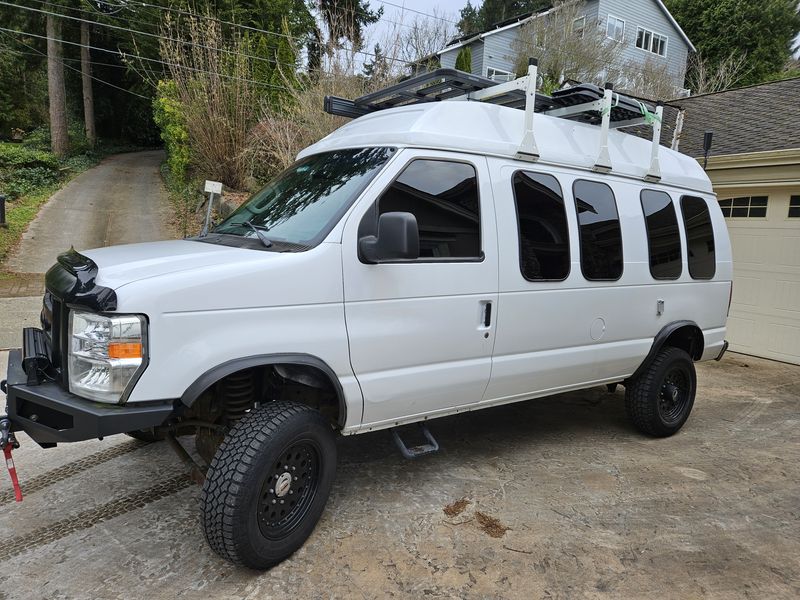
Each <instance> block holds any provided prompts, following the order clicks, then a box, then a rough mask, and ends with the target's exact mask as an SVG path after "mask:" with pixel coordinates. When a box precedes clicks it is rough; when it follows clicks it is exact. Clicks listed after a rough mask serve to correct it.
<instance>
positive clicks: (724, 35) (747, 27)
mask: <svg viewBox="0 0 800 600" xmlns="http://www.w3.org/2000/svg"><path fill="white" fill-rule="evenodd" d="M667 7H668V8H669V10H670V12H671V13H672V15H673V16H674V17H675V19H676V20H677V21H678V23H679V24H680V26H681V27H682V28H683V30H684V31H685V32H686V35H688V36H689V39H691V40H692V43H693V44H694V45H695V47H696V48H697V50H698V52H699V54H700V55H701V56H702V57H703V59H704V60H706V61H709V62H710V63H711V66H712V68H713V67H714V66H715V65H719V64H721V63H722V62H723V61H725V60H726V59H727V58H728V57H730V56H731V54H733V53H745V54H746V57H747V62H748V65H747V67H748V68H747V71H746V73H745V74H744V76H743V77H742V78H741V80H740V81H739V82H738V83H739V84H750V83H758V82H760V81H764V80H765V79H767V78H769V77H770V76H772V75H774V74H775V73H777V72H779V71H781V70H782V69H783V68H784V67H785V66H786V64H787V63H788V62H789V59H790V56H791V49H792V44H793V40H794V39H795V37H796V36H797V34H798V32H800V14H799V13H798V5H797V0H761V1H760V2H753V1H752V0H667Z"/></svg>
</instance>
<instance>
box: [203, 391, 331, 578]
mask: <svg viewBox="0 0 800 600" xmlns="http://www.w3.org/2000/svg"><path fill="white" fill-rule="evenodd" d="M335 473H336V441H335V437H334V433H333V430H332V429H331V426H330V424H329V423H328V421H327V420H326V419H325V418H324V417H323V416H322V415H321V414H320V413H319V412H318V411H316V410H314V409H313V408H311V407H309V406H305V405H303V404H297V403H294V402H270V403H269V404H265V405H262V406H260V407H258V408H255V409H253V410H251V411H250V412H249V413H248V414H247V415H246V416H245V417H244V418H243V419H242V420H241V421H239V422H238V423H237V424H236V425H235V426H234V427H233V428H232V429H231V431H230V432H228V434H227V435H226V436H225V439H224V440H223V442H222V444H221V445H220V447H219V449H218V450H217V453H216V454H215V455H214V458H213V460H212V461H211V466H210V467H209V469H208V473H207V475H206V481H205V484H204V485H203V491H202V492H201V495H200V507H201V511H202V521H203V531H204V533H205V537H206V540H207V541H208V545H209V546H211V548H212V550H214V551H215V552H216V553H217V554H219V555H220V556H221V557H222V558H225V559H227V560H229V561H231V562H233V563H235V564H237V565H241V566H245V567H250V568H252V569H266V568H269V567H271V566H272V565H275V564H277V563H279V562H280V561H282V560H284V559H285V558H288V557H289V556H290V555H291V554H292V553H293V552H295V551H296V550H297V549H298V548H300V546H302V545H303V542H305V541H306V539H307V538H308V536H309V535H311V532H312V531H313V530H314V527H315V526H316V524H317V521H318V520H319V518H320V516H321V515H322V511H323V509H324V508H325V503H326V501H327V499H328V494H329V493H330V490H331V486H332V485H333V479H334V476H335Z"/></svg>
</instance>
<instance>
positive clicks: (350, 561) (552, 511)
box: [0, 353, 800, 600]
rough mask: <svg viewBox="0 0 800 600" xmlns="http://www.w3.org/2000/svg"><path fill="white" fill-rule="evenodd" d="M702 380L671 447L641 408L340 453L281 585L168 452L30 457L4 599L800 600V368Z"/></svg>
mask: <svg viewBox="0 0 800 600" xmlns="http://www.w3.org/2000/svg"><path fill="white" fill-rule="evenodd" d="M0 364H2V367H0V370H2V369H3V368H4V367H5V358H4V356H2V353H0ZM698 380H699V389H700V391H699V395H698V399H697V402H696V404H695V408H694V411H693V413H692V416H691V417H690V420H689V422H688V423H687V425H686V426H685V427H684V429H683V430H682V431H681V432H680V433H679V434H677V435H676V436H674V437H672V438H669V439H660V440H655V439H649V438H646V437H643V436H641V435H639V434H638V433H636V432H635V431H634V430H633V428H632V427H631V426H630V425H629V424H628V422H627V420H626V417H625V411H624V406H623V390H622V389H621V388H620V389H619V390H618V391H617V392H616V393H614V394H609V393H607V392H606V391H605V389H604V388H598V389H592V390H588V391H582V392H576V393H570V394H563V395H560V396H556V397H553V398H549V399H544V400H538V401H532V402H527V403H521V404H516V405H509V406H504V407H500V408H495V409H488V410H484V411H481V412H476V413H469V414H462V415H458V416H454V417H448V418H444V419H438V420H434V421H432V422H431V423H430V428H431V430H432V432H433V433H434V435H436V437H437V438H438V440H439V442H440V443H441V446H442V450H441V451H440V452H439V453H438V454H436V455H433V456H430V457H426V458H423V459H420V460H417V461H406V460H404V459H403V458H401V457H400V454H399V452H398V451H397V450H396V448H395V447H394V445H393V443H392V441H391V436H390V434H389V433H388V432H376V433H370V434H365V435H361V436H354V437H350V438H345V439H341V440H340V442H339V452H340V464H339V469H338V474H337V480H336V484H335V487H334V491H333V494H332V497H331V499H330V501H329V504H328V507H327V509H326V511H325V513H324V515H323V518H322V520H321V522H320V523H319V525H318V526H317V528H316V530H315V532H314V533H313V534H312V536H311V539H310V540H309V541H308V542H307V544H306V545H305V546H304V547H303V548H302V549H301V550H300V551H299V552H297V553H296V554H295V555H294V556H293V557H292V558H291V559H290V560H288V561H286V562H284V563H283V564H281V565H279V566H277V567H275V568H274V569H272V570H271V571H269V572H267V573H256V572H252V571H247V570H242V569H237V568H235V567H232V566H231V565H229V564H227V563H226V562H224V561H222V560H220V559H218V558H217V557H216V556H215V555H214V554H213V553H212V552H211V551H210V550H209V549H208V548H207V547H206V545H205V542H204V540H203V536H202V533H201V531H200V528H199V522H198V513H197V497H198V488H197V486H195V485H194V484H191V483H189V481H188V479H187V478H186V477H185V475H184V471H183V468H182V466H181V463H180V462H179V460H178V459H177V458H176V457H175V456H174V455H173V454H172V452H171V450H170V449H169V448H168V447H167V445H166V444H165V443H163V442H159V443H155V444H149V445H144V444H141V443H139V442H135V441H133V440H130V439H128V438H125V437H124V436H116V437H112V438H108V439H106V440H103V441H102V442H100V441H92V442H84V443H80V444H72V445H63V446H60V447H58V448H57V449H50V450H42V449H40V448H38V447H37V446H36V445H35V444H33V443H32V442H31V441H30V440H28V439H24V440H23V441H22V444H23V446H22V448H20V449H19V450H18V451H17V452H16V453H15V457H16V462H17V470H18V472H19V474H20V478H21V481H22V486H23V490H24V491H25V493H26V498H25V501H24V502H23V503H21V504H16V503H14V502H13V497H12V496H11V493H10V484H9V483H8V479H7V476H6V475H2V476H0V481H2V486H3V487H2V491H0V494H2V495H1V496H0V503H2V504H3V506H2V511H1V512H0V527H2V531H3V532H4V533H2V534H0V539H2V542H1V543H0V590H2V597H8V598H70V599H73V598H87V599H89V598H137V597H143V598H144V597H146V598H170V599H172V598H215V599H217V598H231V599H233V598H236V599H242V598H253V599H256V598H258V599H262V598H332V597H336V598H386V597H394V598H415V599H416V598H423V597H424V598H454V597H459V598H525V599H530V598H615V599H616V598H631V599H637V600H638V599H641V598H646V597H659V598H700V597H703V598H725V599H729V598H746V597H748V598H749V597H752V598H797V597H798V596H800V558H798V557H800V513H798V509H799V508H800V485H798V481H800V438H798V435H797V430H798V424H799V418H798V415H800V410H799V409H800V367H797V366H791V365H785V364H781V363H776V362H770V361H766V360H761V359H755V358H750V357H746V356H743V355H736V354H730V353H729V354H728V355H727V356H726V358H725V359H724V360H723V361H722V362H720V363H715V362H711V363H703V364H702V365H699V366H698ZM462 499H463V501H462V502H459V500H462Z"/></svg>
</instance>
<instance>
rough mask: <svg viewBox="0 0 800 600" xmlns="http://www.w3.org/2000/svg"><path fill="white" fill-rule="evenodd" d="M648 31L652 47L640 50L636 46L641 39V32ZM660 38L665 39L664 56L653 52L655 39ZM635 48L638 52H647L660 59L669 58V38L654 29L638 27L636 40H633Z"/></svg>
mask: <svg viewBox="0 0 800 600" xmlns="http://www.w3.org/2000/svg"><path fill="white" fill-rule="evenodd" d="M640 31H646V32H647V33H649V34H650V47H649V48H640V47H639V46H637V45H636V42H637V40H638V39H639V32H640ZM656 35H657V36H658V37H659V38H663V39H664V54H659V53H658V52H653V39H654V36H656ZM633 47H634V48H636V49H637V50H641V51H642V52H647V53H648V54H653V55H655V56H658V57H659V58H667V52H669V36H667V35H664V34H663V33H658V32H655V31H653V30H652V29H648V28H647V27H637V28H636V39H634V40H633Z"/></svg>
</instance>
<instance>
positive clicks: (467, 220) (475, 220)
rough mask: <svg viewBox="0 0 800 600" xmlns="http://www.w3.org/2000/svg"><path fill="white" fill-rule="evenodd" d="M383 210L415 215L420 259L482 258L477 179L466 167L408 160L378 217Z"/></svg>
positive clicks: (382, 201)
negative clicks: (409, 161)
mask: <svg viewBox="0 0 800 600" xmlns="http://www.w3.org/2000/svg"><path fill="white" fill-rule="evenodd" d="M387 212H409V213H411V214H413V215H414V216H415V217H416V219H417V226H418V227H419V257H420V259H423V260H425V259H428V260H430V259H444V260H447V259H453V258H456V259H459V258H461V259H464V258H481V256H482V253H481V217H480V200H479V199H478V177H477V174H476V173H475V167H473V166H472V165H470V164H467V163H462V162H451V161H445V160H427V159H426V160H423V159H420V160H415V161H412V162H411V163H410V164H409V165H408V166H407V167H406V168H405V169H404V170H403V172H402V173H401V174H400V176H399V177H398V178H397V179H396V180H395V181H394V183H393V184H392V185H391V186H389V188H388V189H387V190H386V191H385V192H384V193H383V195H381V197H380V199H379V200H378V214H381V215H382V214H384V213H387Z"/></svg>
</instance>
